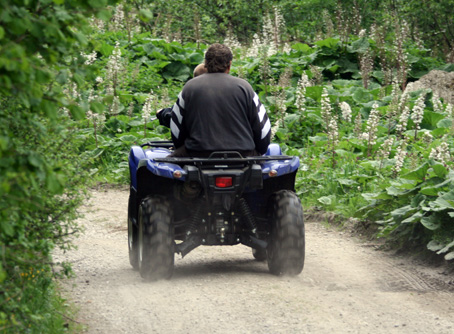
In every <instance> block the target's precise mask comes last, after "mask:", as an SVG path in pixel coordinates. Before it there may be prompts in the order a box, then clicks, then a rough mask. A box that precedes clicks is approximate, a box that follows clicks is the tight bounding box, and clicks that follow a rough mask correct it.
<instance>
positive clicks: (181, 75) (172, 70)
mask: <svg viewBox="0 0 454 334" xmlns="http://www.w3.org/2000/svg"><path fill="white" fill-rule="evenodd" d="M162 76H163V77H164V78H166V79H167V80H178V81H186V80H188V79H189V78H190V77H191V70H190V68H189V67H188V66H187V65H185V64H183V63H180V62H173V63H170V64H169V65H167V66H166V67H164V69H163V73H162Z"/></svg>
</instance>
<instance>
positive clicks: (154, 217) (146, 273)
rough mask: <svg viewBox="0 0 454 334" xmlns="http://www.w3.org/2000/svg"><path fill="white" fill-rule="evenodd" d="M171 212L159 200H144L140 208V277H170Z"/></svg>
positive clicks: (165, 204) (154, 198) (173, 256)
mask: <svg viewBox="0 0 454 334" xmlns="http://www.w3.org/2000/svg"><path fill="white" fill-rule="evenodd" d="M172 220H173V216H172V211H171V209H170V205H169V202H168V201H167V200H166V199H164V198H162V197H147V198H146V199H145V200H144V201H143V202H142V204H140V207H139V246H138V263H139V271H140V276H142V277H143V278H145V279H148V280H153V281H154V280H159V279H169V278H170V277H172V274H173V267H174V258H175V243H174V231H173V228H172Z"/></svg>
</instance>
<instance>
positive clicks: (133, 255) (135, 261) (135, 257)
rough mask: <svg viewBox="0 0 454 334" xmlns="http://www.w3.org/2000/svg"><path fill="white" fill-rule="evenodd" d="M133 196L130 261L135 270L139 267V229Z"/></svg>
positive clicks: (129, 209)
mask: <svg viewBox="0 0 454 334" xmlns="http://www.w3.org/2000/svg"><path fill="white" fill-rule="evenodd" d="M132 200H133V199H132V196H129V202H128V252H129V263H130V264H131V266H132V268H133V269H134V270H137V269H139V254H138V250H137V249H138V247H137V244H138V231H137V223H136V221H137V217H135V214H134V212H133V205H132Z"/></svg>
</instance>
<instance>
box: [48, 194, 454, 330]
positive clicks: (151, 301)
mask: <svg viewBox="0 0 454 334" xmlns="http://www.w3.org/2000/svg"><path fill="white" fill-rule="evenodd" d="M92 195H93V196H92V199H91V200H90V202H89V204H87V206H85V207H84V208H83V210H84V212H85V218H83V219H81V220H80V223H81V225H83V226H85V228H86V231H85V233H84V234H83V235H82V236H80V237H79V238H78V239H77V240H76V241H75V244H77V245H78V249H77V250H74V251H71V252H70V253H69V254H64V255H62V254H60V255H56V257H57V259H60V260H61V259H67V260H70V261H71V262H73V268H74V271H75V273H76V274H77V278H75V279H73V280H72V281H71V282H66V283H65V286H66V288H67V290H68V292H67V293H68V295H69V296H71V299H72V300H73V301H74V302H75V303H76V305H78V307H79V308H80V312H79V316H78V319H77V321H79V322H81V323H84V324H86V325H87V329H86V331H85V332H87V333H109V334H114V333H139V334H140V333H285V334H287V333H298V334H299V333H386V334H389V333H454V291H453V285H452V284H450V282H449V280H450V278H451V279H454V277H453V276H452V274H451V276H449V275H446V274H443V270H444V269H443V268H425V267H421V266H418V265H416V264H414V263H412V262H411V261H410V260H408V259H404V258H397V257H391V256H388V255H386V254H384V253H383V252H381V251H377V250H375V248H374V247H371V246H370V244H365V243H361V242H360V241H357V240H355V238H353V237H352V236H351V235H349V234H347V233H345V234H342V233H341V232H339V231H335V230H332V229H331V230H330V229H327V228H325V227H323V226H321V225H320V224H319V223H313V222H310V221H307V222H306V243H307V245H306V264H305V268H304V271H303V273H302V274H301V275H299V276H297V277H294V278H289V277H276V276H272V275H270V274H269V273H268V268H267V265H266V262H257V261H254V260H253V257H252V254H251V251H250V249H249V248H247V247H243V246H234V247H199V248H198V249H196V250H194V251H193V252H191V253H190V254H189V255H187V256H186V257H185V258H184V259H181V257H180V256H177V257H176V259H175V272H174V276H173V278H172V280H170V281H159V282H151V283H148V282H145V281H143V280H142V279H141V278H140V275H139V273H138V272H136V271H133V270H132V268H131V266H130V265H129V262H128V254H127V251H128V250H127V230H126V212H127V199H128V192H127V191H121V190H101V191H93V194H92ZM451 282H452V281H451Z"/></svg>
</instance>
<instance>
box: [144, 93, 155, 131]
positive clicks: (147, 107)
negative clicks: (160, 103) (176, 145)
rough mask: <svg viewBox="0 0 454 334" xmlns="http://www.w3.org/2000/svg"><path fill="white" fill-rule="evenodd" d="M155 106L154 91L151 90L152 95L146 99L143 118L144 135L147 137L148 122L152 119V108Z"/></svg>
mask: <svg viewBox="0 0 454 334" xmlns="http://www.w3.org/2000/svg"><path fill="white" fill-rule="evenodd" d="M152 108H153V91H151V92H150V95H149V96H148V97H147V99H146V100H145V103H144V105H143V108H142V119H143V136H144V138H146V137H147V122H148V120H149V119H150V115H151V110H152Z"/></svg>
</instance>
